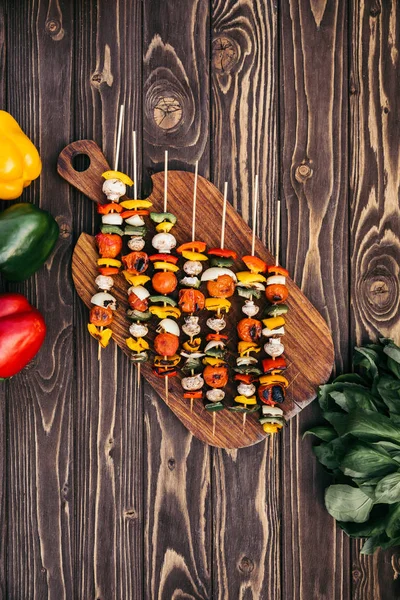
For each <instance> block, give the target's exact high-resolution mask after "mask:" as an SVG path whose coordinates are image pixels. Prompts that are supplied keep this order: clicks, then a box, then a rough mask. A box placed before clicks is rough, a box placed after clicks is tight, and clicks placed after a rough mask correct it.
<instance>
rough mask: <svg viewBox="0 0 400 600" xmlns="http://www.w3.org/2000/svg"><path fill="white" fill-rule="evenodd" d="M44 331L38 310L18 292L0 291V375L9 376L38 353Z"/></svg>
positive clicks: (19, 369)
mask: <svg viewBox="0 0 400 600" xmlns="http://www.w3.org/2000/svg"><path fill="white" fill-rule="evenodd" d="M45 335H46V325H45V322H44V319H43V317H42V315H41V314H40V312H39V311H38V310H37V309H36V308H34V307H33V306H31V305H30V304H29V302H28V300H27V299H26V298H25V297H24V296H22V295H21V294H0V378H2V379H5V378H7V377H12V376H13V375H15V374H16V373H18V372H19V371H21V369H23V368H24V367H25V365H27V364H28V362H29V361H31V360H32V358H33V357H34V356H35V355H36V354H37V352H38V350H39V348H40V347H41V345H42V343H43V340H44V338H45Z"/></svg>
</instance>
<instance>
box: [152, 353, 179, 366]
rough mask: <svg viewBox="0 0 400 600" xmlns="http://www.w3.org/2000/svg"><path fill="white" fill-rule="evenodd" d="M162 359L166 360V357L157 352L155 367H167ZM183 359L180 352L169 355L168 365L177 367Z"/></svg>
mask: <svg viewBox="0 0 400 600" xmlns="http://www.w3.org/2000/svg"><path fill="white" fill-rule="evenodd" d="M162 361H164V357H163V356H160V355H159V354H156V356H155V357H154V366H155V367H165V365H163V364H162ZM180 361H181V357H180V356H179V354H174V355H173V356H169V357H168V366H171V367H176V365H178V364H179V363H180Z"/></svg>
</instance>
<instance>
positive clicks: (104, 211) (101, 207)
mask: <svg viewBox="0 0 400 600" xmlns="http://www.w3.org/2000/svg"><path fill="white" fill-rule="evenodd" d="M112 210H115V212H117V213H120V212H122V211H123V210H124V209H123V208H122V206H120V205H119V204H117V203H116V202H109V203H108V204H98V205H97V212H98V214H99V215H108V213H110V212H111V211H112Z"/></svg>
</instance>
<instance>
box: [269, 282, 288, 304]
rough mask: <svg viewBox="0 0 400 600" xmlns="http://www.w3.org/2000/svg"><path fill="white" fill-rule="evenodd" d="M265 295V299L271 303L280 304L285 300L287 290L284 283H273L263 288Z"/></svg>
mask: <svg viewBox="0 0 400 600" xmlns="http://www.w3.org/2000/svg"><path fill="white" fill-rule="evenodd" d="M265 295H266V297H267V300H269V302H271V303H272V304H282V302H285V300H286V298H287V297H288V295H289V291H288V289H287V287H286V285H282V284H281V283H273V284H272V285H267V287H266V290H265Z"/></svg>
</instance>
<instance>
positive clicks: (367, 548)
mask: <svg viewBox="0 0 400 600" xmlns="http://www.w3.org/2000/svg"><path fill="white" fill-rule="evenodd" d="M383 535H384V534H383ZM382 539H385V540H386V539H387V537H386V535H384V537H382V534H381V535H374V536H373V537H370V538H369V539H368V540H367V541H366V542H365V544H364V546H363V547H362V549H361V554H374V552H375V551H376V550H378V548H380V547H381V543H382V542H381V540H382Z"/></svg>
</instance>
